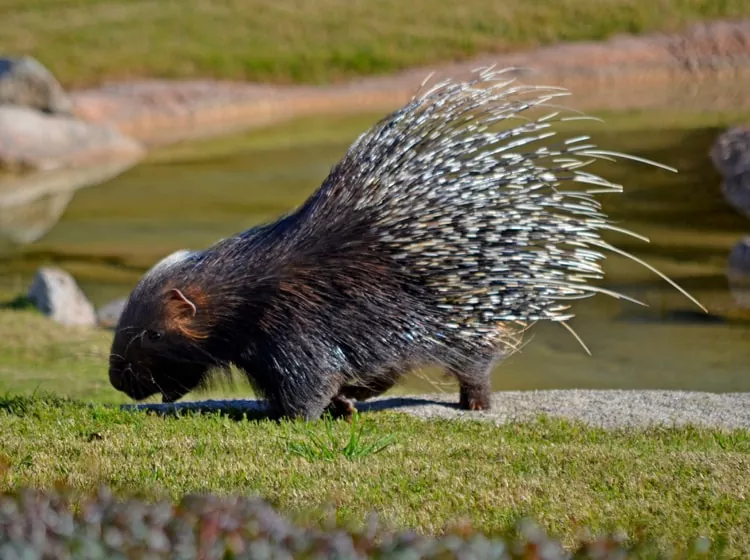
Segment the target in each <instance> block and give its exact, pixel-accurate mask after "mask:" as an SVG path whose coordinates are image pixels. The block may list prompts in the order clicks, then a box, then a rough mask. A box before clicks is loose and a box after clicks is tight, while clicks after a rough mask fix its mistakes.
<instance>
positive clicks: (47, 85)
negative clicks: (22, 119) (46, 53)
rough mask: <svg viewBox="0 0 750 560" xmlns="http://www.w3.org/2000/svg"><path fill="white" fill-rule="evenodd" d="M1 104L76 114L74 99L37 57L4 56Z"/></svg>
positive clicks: (0, 68) (0, 67) (1, 61)
mask: <svg viewBox="0 0 750 560" xmlns="http://www.w3.org/2000/svg"><path fill="white" fill-rule="evenodd" d="M0 105H19V106H21V107H30V108H32V109H37V110H39V111H45V112H47V113H54V114H66V115H72V113H73V103H72V102H71V100H70V98H69V97H68V96H67V94H66V93H65V91H64V90H63V88H62V86H61V85H60V83H59V82H58V81H57V79H55V77H54V76H53V75H52V73H51V72H50V71H49V70H47V68H45V67H44V65H43V64H42V63H40V62H39V61H38V60H36V59H35V58H32V57H30V56H23V57H2V58H0Z"/></svg>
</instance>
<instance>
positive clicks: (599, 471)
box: [0, 396, 750, 556]
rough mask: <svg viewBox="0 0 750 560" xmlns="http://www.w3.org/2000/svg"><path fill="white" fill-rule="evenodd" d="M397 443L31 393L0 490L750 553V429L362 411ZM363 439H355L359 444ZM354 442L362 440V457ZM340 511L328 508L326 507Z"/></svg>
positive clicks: (15, 426) (1, 403) (4, 436)
mask: <svg viewBox="0 0 750 560" xmlns="http://www.w3.org/2000/svg"><path fill="white" fill-rule="evenodd" d="M361 422H364V423H365V425H367V426H368V427H369V428H368V429H370V430H372V431H373V433H377V434H380V435H381V436H386V435H387V436H390V437H392V438H393V441H392V442H391V443H390V444H389V445H388V446H386V447H385V448H384V449H382V451H380V452H379V453H369V454H368V453H365V456H361V457H351V456H350V457H346V456H345V455H344V454H343V453H338V454H336V456H334V457H331V458H330V459H328V460H324V459H323V458H319V457H314V456H310V457H302V456H300V455H298V454H297V453H295V452H294V450H293V449H292V447H290V440H289V436H290V433H294V431H293V430H292V429H291V426H292V424H291V423H287V422H284V423H280V424H276V423H273V422H269V421H265V420H261V421H256V420H252V421H251V420H237V419H232V418H231V417H229V416H227V415H220V414H210V415H207V414H203V415H202V414H198V413H183V414H182V415H181V416H158V415H155V414H148V413H144V412H139V411H122V410H120V409H118V408H108V407H105V406H103V405H96V406H89V405H86V404H83V403H81V402H76V401H66V400H60V399H57V398H50V397H45V396H38V397H37V398H26V397H24V398H19V397H6V398H5V399H2V400H0V425H1V426H2V430H0V450H2V461H0V463H2V464H4V465H5V466H4V467H3V468H0V488H2V489H9V488H13V487H16V486H34V487H52V486H54V485H61V486H64V487H68V488H71V487H72V488H73V489H77V490H81V491H84V492H86V491H89V490H90V489H91V488H93V487H94V486H95V485H98V484H101V483H104V484H108V485H110V487H111V488H112V489H113V490H114V491H115V493H117V494H120V495H127V496H130V495H138V496H141V497H144V498H149V499H150V498H158V497H168V498H172V499H178V498H179V497H181V496H182V495H183V494H185V493H188V492H214V493H218V494H235V493H239V494H246V495H260V496H263V497H264V498H266V499H268V500H269V501H270V502H271V503H273V504H274V505H275V506H276V507H278V508H279V509H280V510H282V511H283V512H285V513H287V514H289V515H291V516H293V517H295V518H297V519H305V520H308V521H317V520H320V519H322V518H324V517H327V516H328V515H330V514H331V513H333V514H334V515H335V517H336V519H337V520H338V521H340V522H346V523H355V524H357V523H361V522H363V521H364V520H365V518H366V517H367V515H368V514H369V513H372V512H375V513H377V514H378V515H379V516H380V517H381V519H382V520H383V521H384V522H385V524H386V525H390V526H392V527H410V528H415V529H417V530H419V531H424V532H428V533H436V532H440V531H441V530H442V529H443V528H444V527H445V526H447V525H450V524H452V523H456V522H468V523H470V524H472V525H474V526H476V527H477V528H479V529H480V530H482V531H484V532H487V533H496V532H499V531H502V530H503V529H505V528H506V527H507V526H508V525H509V524H510V523H512V522H514V521H515V520H517V519H518V518H520V517H524V516H531V517H533V518H535V519H537V520H538V521H539V522H540V523H541V524H542V525H543V526H544V527H545V528H546V529H547V530H548V531H551V532H552V533H553V534H554V535H557V536H559V537H561V538H562V539H563V542H565V543H567V544H572V542H573V541H574V539H575V538H576V536H577V535H578V534H579V531H580V530H582V529H583V528H584V527H588V528H589V529H590V530H591V531H593V532H594V533H601V532H605V531H608V530H617V529H621V530H624V531H625V532H626V533H627V534H628V535H630V536H636V535H639V534H642V535H646V536H649V537H651V538H657V539H661V540H660V542H661V543H662V545H663V546H666V544H667V543H676V544H681V543H682V544H688V543H689V542H690V541H691V540H692V539H694V538H697V537H700V536H705V537H708V538H710V539H712V540H713V541H714V542H720V541H725V542H726V543H727V545H728V547H729V548H728V552H730V553H731V554H734V555H741V556H747V555H748V554H749V553H750V502H748V500H747V499H746V496H747V495H748V493H749V492H750V476H748V474H750V435H748V433H747V432H746V431H737V432H731V433H721V432H717V431H710V430H702V429H689V428H682V429H652V430H649V431H632V430H623V431H617V432H607V431H604V430H599V429H592V428H586V427H584V426H582V425H579V424H575V423H568V422H562V421H556V420H555V421H552V420H548V419H544V418H540V419H539V420H538V421H536V422H531V423H524V424H520V425H512V426H506V427H495V426H492V425H490V424H486V423H482V422H469V421H447V420H431V421H424V420H419V419H416V418H412V417H409V416H407V415H404V414H399V413H397V412H380V413H371V414H370V413H368V414H365V415H363V416H362V418H361ZM329 430H333V433H334V435H335V437H336V438H338V440H339V441H341V442H345V441H347V440H349V434H350V433H351V427H350V426H349V425H348V424H346V423H345V422H336V423H334V424H326V422H324V421H320V422H315V423H310V424H308V425H307V426H305V428H304V433H302V434H301V435H300V434H296V435H295V436H294V437H296V438H297V440H298V441H305V438H308V439H310V438H311V437H312V436H314V437H317V438H326V437H328V436H327V433H328V431H329ZM366 443H367V442H364V444H366ZM361 445H362V443H360V447H361ZM331 506H332V507H333V508H334V509H330V507H331Z"/></svg>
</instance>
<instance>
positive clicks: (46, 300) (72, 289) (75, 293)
mask: <svg viewBox="0 0 750 560" xmlns="http://www.w3.org/2000/svg"><path fill="white" fill-rule="evenodd" d="M28 298H29V300H30V301H31V303H33V304H34V305H35V306H36V308H37V309H39V311H41V312H42V313H44V314H45V315H47V316H48V317H50V318H51V319H52V320H53V321H56V322H58V323H60V324H62V325H80V326H87V327H92V326H95V325H96V322H97V319H96V313H95V311H94V306H93V304H92V303H91V302H90V301H89V300H88V298H87V297H86V295H85V294H84V293H83V292H82V291H81V289H80V288H79V287H78V284H77V283H76V281H75V279H74V278H73V277H72V276H71V275H70V274H68V273H67V272H65V271H64V270H61V269H59V268H55V267H43V268H40V269H39V270H38V271H37V273H36V275H35V276H34V280H33V282H32V284H31V287H30V288H29V293H28Z"/></svg>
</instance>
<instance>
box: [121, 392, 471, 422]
mask: <svg viewBox="0 0 750 560" xmlns="http://www.w3.org/2000/svg"><path fill="white" fill-rule="evenodd" d="M355 404H356V408H357V411H358V412H360V413H361V412H377V411H381V410H395V409H398V408H402V407H416V406H435V405H438V406H443V407H446V408H453V409H456V408H458V403H457V402H455V403H454V402H444V401H438V400H434V399H427V398H420V397H406V396H404V397H386V398H381V399H378V400H372V401H364V402H356V403H355ZM120 408H121V409H122V410H142V411H146V412H153V413H155V414H158V415H160V416H179V415H180V414H182V413H185V412H188V413H193V414H216V413H221V414H222V415H224V416H226V417H228V418H231V419H233V420H245V419H247V420H272V419H276V417H275V416H272V415H271V414H270V413H269V411H268V408H267V407H266V404H265V402H264V401H261V400H252V399H236V400H235V399H230V400H207V401H191V402H180V403H171V404H163V403H144V404H124V405H120Z"/></svg>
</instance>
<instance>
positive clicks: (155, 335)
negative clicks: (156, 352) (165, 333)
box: [146, 331, 162, 342]
mask: <svg viewBox="0 0 750 560" xmlns="http://www.w3.org/2000/svg"><path fill="white" fill-rule="evenodd" d="M146 336H147V337H148V339H149V340H151V341H152V342H156V341H157V340H159V339H160V338H161V337H162V333H161V332H160V331H148V332H147V333H146Z"/></svg>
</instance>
